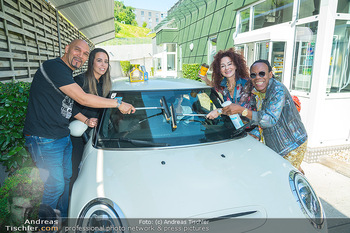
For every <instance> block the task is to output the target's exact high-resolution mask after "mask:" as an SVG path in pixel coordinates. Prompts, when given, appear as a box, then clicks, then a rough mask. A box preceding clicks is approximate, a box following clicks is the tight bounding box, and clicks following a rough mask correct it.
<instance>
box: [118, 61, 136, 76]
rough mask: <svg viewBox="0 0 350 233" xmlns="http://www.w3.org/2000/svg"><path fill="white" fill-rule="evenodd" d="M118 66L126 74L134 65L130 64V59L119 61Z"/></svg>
mask: <svg viewBox="0 0 350 233" xmlns="http://www.w3.org/2000/svg"><path fill="white" fill-rule="evenodd" d="M120 66H121V67H122V70H123V73H124V75H125V76H128V75H129V71H130V70H131V69H132V68H133V67H134V66H133V65H131V64H130V61H120Z"/></svg>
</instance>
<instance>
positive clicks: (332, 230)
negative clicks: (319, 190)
mask: <svg viewBox="0 0 350 233" xmlns="http://www.w3.org/2000/svg"><path fill="white" fill-rule="evenodd" d="M320 201H321V203H322V206H323V209H324V212H325V214H326V218H327V225H328V233H350V218H348V217H347V216H345V215H344V214H342V213H341V212H339V211H338V210H337V209H336V208H334V207H333V206H332V205H331V204H329V203H328V202H327V201H325V200H323V199H322V198H320Z"/></svg>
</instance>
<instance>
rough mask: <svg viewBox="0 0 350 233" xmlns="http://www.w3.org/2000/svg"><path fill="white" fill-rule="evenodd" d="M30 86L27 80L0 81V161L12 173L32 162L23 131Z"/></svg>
mask: <svg viewBox="0 0 350 233" xmlns="http://www.w3.org/2000/svg"><path fill="white" fill-rule="evenodd" d="M29 88H30V83H27V82H9V83H0V131H1V135H0V148H1V155H0V162H1V163H2V164H3V165H4V166H5V167H6V170H7V172H9V173H10V174H11V173H13V172H14V171H15V170H17V169H19V168H21V167H25V166H30V165H31V164H32V159H31V157H30V155H29V153H28V152H27V151H26V149H25V146H24V136H23V132H22V131H23V126H24V119H25V116H26V112H27V105H28V97H29Z"/></svg>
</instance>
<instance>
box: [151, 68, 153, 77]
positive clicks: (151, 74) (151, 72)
mask: <svg viewBox="0 0 350 233" xmlns="http://www.w3.org/2000/svg"><path fill="white" fill-rule="evenodd" d="M151 76H154V67H151Z"/></svg>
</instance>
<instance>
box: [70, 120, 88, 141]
mask: <svg viewBox="0 0 350 233" xmlns="http://www.w3.org/2000/svg"><path fill="white" fill-rule="evenodd" d="M87 128H88V126H87V125H86V124H84V123H83V122H81V121H79V120H74V121H72V122H71V123H70V124H69V130H70V135H72V136H73V137H81V136H82V135H83V133H84V132H85V131H86V130H87Z"/></svg>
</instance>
